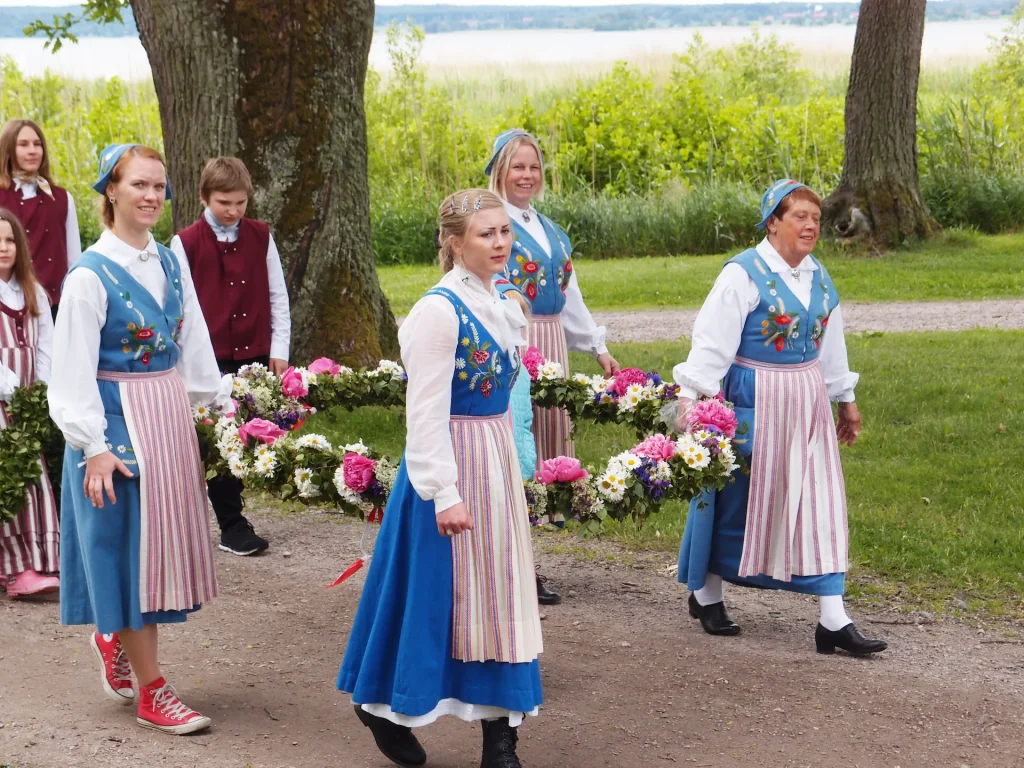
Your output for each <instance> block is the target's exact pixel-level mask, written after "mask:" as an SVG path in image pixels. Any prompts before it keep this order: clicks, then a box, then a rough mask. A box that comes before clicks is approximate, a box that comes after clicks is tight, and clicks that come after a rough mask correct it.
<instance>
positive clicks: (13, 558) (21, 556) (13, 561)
mask: <svg viewBox="0 0 1024 768" xmlns="http://www.w3.org/2000/svg"><path fill="white" fill-rule="evenodd" d="M7 423H8V417H7V410H6V409H5V408H4V406H3V403H0V429H6V428H7ZM39 464H40V466H41V468H42V474H41V476H40V478H39V482H38V483H36V484H35V485H33V486H31V487H30V488H28V493H27V494H26V498H25V508H24V509H23V510H22V511H21V513H20V514H19V515H18V516H17V517H15V518H14V519H13V520H11V521H9V522H6V523H4V524H3V525H2V526H0V576H13V575H14V574H17V573H21V572H22V571H29V570H31V571H39V572H40V573H57V572H58V571H59V570H60V519H59V518H58V516H57V501H56V499H54V496H53V488H52V487H51V486H50V477H49V475H48V474H47V472H46V462H45V460H44V459H43V457H42V456H40V457H39Z"/></svg>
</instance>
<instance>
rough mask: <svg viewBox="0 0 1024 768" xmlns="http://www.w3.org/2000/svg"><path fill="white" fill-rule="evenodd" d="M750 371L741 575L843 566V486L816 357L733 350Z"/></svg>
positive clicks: (779, 575) (783, 576)
mask: <svg viewBox="0 0 1024 768" xmlns="http://www.w3.org/2000/svg"><path fill="white" fill-rule="evenodd" d="M736 365H738V366H741V367H743V368H749V369H752V370H753V371H754V373H755V377H756V399H755V402H754V435H753V446H752V458H751V466H750V493H749V497H748V502H747V523H746V531H745V534H744V539H743V554H742V556H741V558H740V567H739V575H740V576H741V577H744V576H757V575H765V576H770V577H771V578H774V579H777V580H779V581H790V580H791V579H792V577H793V576H794V575H797V576H815V575H821V574H830V573H844V572H845V571H846V569H847V562H848V545H849V532H848V528H847V517H846V488H845V485H844V483H843V469H842V466H841V464H840V461H839V442H838V440H837V438H836V428H835V422H834V421H833V417H832V408H831V405H830V403H829V398H828V390H827V388H826V386H825V379H824V376H823V375H822V372H821V366H820V365H819V364H818V361H817V360H814V361H811V362H808V363H802V364H798V365H771V364H766V363H761V362H757V361H754V360H749V359H747V358H742V357H738V358H736Z"/></svg>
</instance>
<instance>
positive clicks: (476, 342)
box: [426, 288, 519, 416]
mask: <svg viewBox="0 0 1024 768" xmlns="http://www.w3.org/2000/svg"><path fill="white" fill-rule="evenodd" d="M426 295H427V296H443V297H444V298H446V299H448V301H450V302H451V303H452V306H453V307H455V314H456V315H458V318H459V343H458V346H457V347H456V349H455V375H454V376H453V377H452V409H451V410H452V415H453V416H498V415H501V414H503V413H505V412H507V411H508V404H509V398H510V397H511V395H512V387H513V386H514V385H515V382H516V377H517V376H518V375H519V350H518V349H513V350H512V352H511V354H510V353H508V352H505V351H504V350H502V348H501V346H500V345H499V344H498V342H497V341H495V339H494V337H493V336H491V334H490V333H489V332H488V330H487V327H486V326H485V325H484V324H483V323H481V322H480V321H479V320H478V319H477V317H476V315H474V314H473V313H472V312H471V311H470V310H469V309H468V308H467V307H466V305H465V304H464V303H463V301H462V299H460V298H459V297H458V296H457V295H456V294H455V293H454V292H452V291H450V290H448V289H447V288H432V289H430V290H429V291H427V293H426ZM502 301H508V299H505V298H502Z"/></svg>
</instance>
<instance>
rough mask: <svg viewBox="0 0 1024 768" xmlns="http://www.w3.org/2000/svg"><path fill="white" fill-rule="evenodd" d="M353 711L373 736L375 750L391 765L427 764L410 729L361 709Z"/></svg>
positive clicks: (413, 767) (404, 767)
mask: <svg viewBox="0 0 1024 768" xmlns="http://www.w3.org/2000/svg"><path fill="white" fill-rule="evenodd" d="M355 710H356V717H358V718H359V720H360V722H362V724H363V725H365V726H366V727H367V728H369V729H370V733H372V734H373V740H374V741H375V742H377V749H379V750H380V751H381V754H383V755H384V757H386V758H387V759H388V760H390V761H391V762H392V763H394V764H395V765H400V766H402V768H420V766H421V765H424V764H425V763H426V762H427V753H426V752H424V751H423V747H421V746H420V742H419V741H418V740H417V738H416V737H415V736H413V733H412V728H406V727H405V726H404V725H398V724H396V723H392V722H391V721H390V720H386V719H384V718H383V717H377V716H376V715H371V714H370V713H369V712H367V711H366V710H365V709H363V708H362V707H356V708H355Z"/></svg>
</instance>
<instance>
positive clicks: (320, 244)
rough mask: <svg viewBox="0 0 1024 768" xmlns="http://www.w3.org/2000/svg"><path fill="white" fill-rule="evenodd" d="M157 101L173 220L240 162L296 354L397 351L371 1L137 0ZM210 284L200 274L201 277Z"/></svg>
mask: <svg viewBox="0 0 1024 768" xmlns="http://www.w3.org/2000/svg"><path fill="white" fill-rule="evenodd" d="M131 6H132V10H133V11H134V13H135V20H136V23H137V25H138V28H139V35H140V37H141V38H142V44H143V46H145V48H146V52H147V53H148V55H149V61H150V65H151V67H152V70H153V82H154V85H155V86H156V93H157V98H158V99H159V102H160V119H161V123H162V124H163V135H164V149H165V151H166V153H167V160H168V167H169V171H170V176H171V184H172V187H173V189H174V192H175V197H174V227H175V230H178V229H181V228H183V227H184V226H187V225H188V224H190V223H191V222H192V221H194V220H195V219H196V218H197V217H198V215H199V213H200V211H201V203H200V201H199V193H198V189H199V175H200V172H201V171H202V167H203V165H204V163H205V162H206V161H207V160H208V159H210V158H211V157H215V156H217V155H234V156H236V157H239V158H241V159H242V160H243V161H244V162H245V164H246V165H247V166H248V168H249V172H250V173H251V174H252V178H253V184H254V186H255V190H256V191H255V194H254V196H253V200H252V201H250V210H249V215H251V216H255V217H258V218H260V219H263V220H264V221H266V222H267V223H268V224H269V225H270V228H271V231H272V232H273V234H274V240H275V241H276V243H277V246H278V249H279V250H280V252H281V257H282V260H283V262H284V269H285V279H286V282H287V284H288V293H289V296H290V297H291V302H292V357H293V359H295V360H298V361H300V362H303V363H305V362H309V361H310V360H312V359H314V358H316V357H319V356H328V357H333V358H335V359H337V360H339V361H342V362H345V363H347V364H349V365H369V364H373V363H376V362H377V360H379V359H380V358H381V357H382V356H390V355H393V354H395V353H396V351H397V330H396V326H395V318H394V315H393V314H392V313H391V309H390V307H389V305H388V303H387V299H385V298H384V294H383V293H382V291H381V288H380V283H379V282H378V279H377V272H376V269H375V267H374V263H373V252H372V248H371V241H370V205H369V196H370V191H369V182H368V178H367V160H366V154H367V149H366V115H365V113H364V111H363V86H364V83H365V80H366V68H367V61H368V57H369V51H370V41H371V39H372V35H373V15H374V5H373V0H131ZM195 279H196V280H201V279H202V275H196V276H195Z"/></svg>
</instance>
